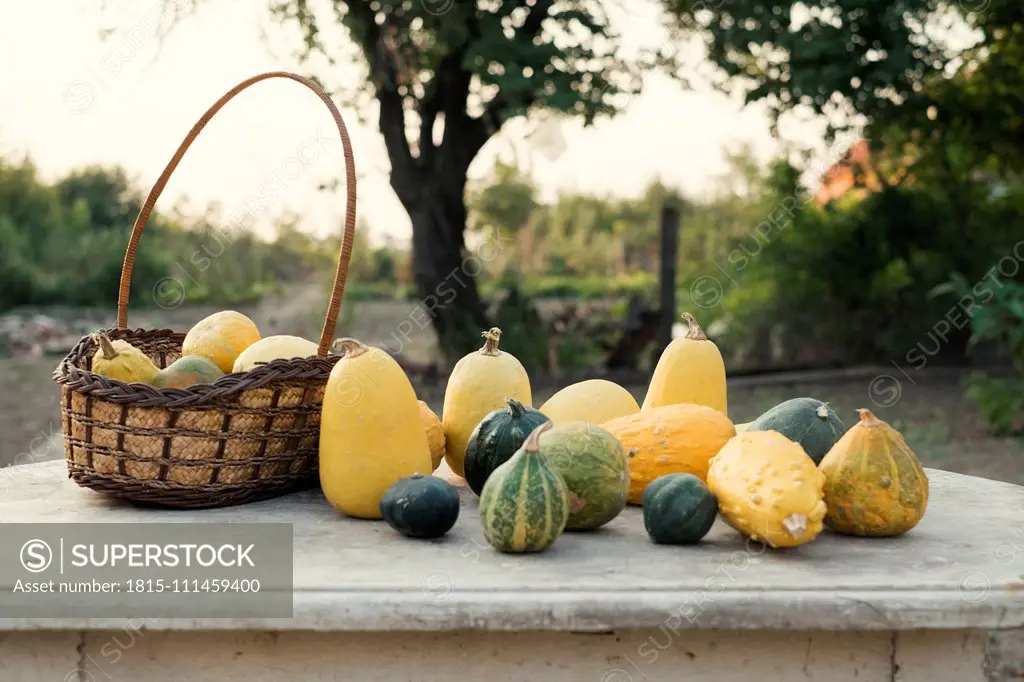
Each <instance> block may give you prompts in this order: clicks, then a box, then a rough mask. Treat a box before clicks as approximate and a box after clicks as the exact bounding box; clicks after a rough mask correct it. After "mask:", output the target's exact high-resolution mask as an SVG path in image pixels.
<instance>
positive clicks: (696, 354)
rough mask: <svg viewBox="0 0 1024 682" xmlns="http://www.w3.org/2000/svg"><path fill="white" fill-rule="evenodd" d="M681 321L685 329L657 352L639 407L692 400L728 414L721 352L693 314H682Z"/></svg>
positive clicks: (647, 407) (645, 407) (645, 408)
mask: <svg viewBox="0 0 1024 682" xmlns="http://www.w3.org/2000/svg"><path fill="white" fill-rule="evenodd" d="M683 321H684V322H686V323H687V324H688V325H689V329H688V330H687V332H686V334H685V335H684V336H681V337H679V338H677V339H673V340H672V343H670V344H669V345H668V347H667V348H666V349H665V352H663V353H662V354H661V358H659V359H658V364H657V366H656V367H655V368H654V374H653V375H652V376H651V385H650V386H649V387H648V389H647V395H646V396H645V397H644V404H643V405H642V406H641V409H643V410H649V409H651V408H655V407H662V406H664V405H675V404H677V403H693V404H696V405H707V406H708V407H711V408H714V409H716V410H718V411H719V412H721V413H722V414H724V415H726V416H728V414H729V409H728V401H727V400H726V390H725V362H724V361H723V360H722V353H721V352H720V351H719V350H718V346H716V345H715V344H714V342H713V341H711V340H709V339H708V338H707V337H706V336H705V335H704V331H703V330H702V329H701V328H700V325H698V324H697V320H695V319H694V317H693V315H691V314H690V313H683Z"/></svg>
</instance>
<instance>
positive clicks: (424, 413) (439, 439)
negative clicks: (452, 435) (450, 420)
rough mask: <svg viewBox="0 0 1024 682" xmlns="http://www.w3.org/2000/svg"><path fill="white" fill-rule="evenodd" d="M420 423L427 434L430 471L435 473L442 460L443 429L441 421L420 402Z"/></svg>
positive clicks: (427, 406) (428, 407)
mask: <svg viewBox="0 0 1024 682" xmlns="http://www.w3.org/2000/svg"><path fill="white" fill-rule="evenodd" d="M420 421H421V422H423V431H424V433H426V434H427V445H428V446H429V447H430V462H431V464H432V465H433V468H432V469H431V471H436V470H437V467H439V466H441V460H442V459H444V444H445V439H444V428H443V427H442V426H441V420H440V419H438V418H437V415H436V414H434V411H433V410H431V409H430V405H427V404H426V403H425V402H423V401H422V400H421V401H420Z"/></svg>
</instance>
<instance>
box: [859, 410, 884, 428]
mask: <svg viewBox="0 0 1024 682" xmlns="http://www.w3.org/2000/svg"><path fill="white" fill-rule="evenodd" d="M857 415H858V416H860V425H861V426H878V425H879V424H881V423H882V420H881V419H879V418H878V417H876V416H875V415H873V414H872V413H871V410H866V409H863V408H862V409H859V410H857Z"/></svg>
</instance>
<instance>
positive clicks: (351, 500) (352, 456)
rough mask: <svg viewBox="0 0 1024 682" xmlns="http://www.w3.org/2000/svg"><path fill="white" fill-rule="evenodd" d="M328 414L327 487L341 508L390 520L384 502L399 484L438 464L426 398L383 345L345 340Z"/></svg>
mask: <svg viewBox="0 0 1024 682" xmlns="http://www.w3.org/2000/svg"><path fill="white" fill-rule="evenodd" d="M337 346H338V348H339V349H340V350H341V351H342V352H343V353H344V356H343V357H342V358H341V359H340V360H338V363H337V364H336V365H335V366H334V369H332V370H331V375H330V377H329V378H328V379H327V389H326V392H325V394H324V402H323V407H322V408H321V409H322V412H321V416H320V487H321V489H322V490H323V493H324V496H325V497H326V498H327V500H328V502H330V503H331V505H333V506H334V508H335V509H337V510H338V511H340V512H342V513H343V514H345V515H347V516H352V517H355V518H361V519H379V518H382V516H381V511H380V501H381V498H382V497H383V496H384V493H385V492H386V491H387V489H388V488H390V487H391V486H392V485H394V484H395V483H396V482H397V481H398V480H399V479H401V478H405V477H407V476H412V475H413V474H423V475H428V474H429V473H430V472H431V471H432V470H433V467H432V466H431V461H430V449H429V447H428V445H427V435H426V433H425V432H424V430H423V423H422V421H421V418H420V406H419V401H418V400H417V399H416V393H415V391H414V390H413V387H412V384H411V383H409V378H408V377H407V376H406V375H405V372H404V371H402V368H401V367H400V366H399V364H398V363H397V362H396V361H395V359H394V358H392V357H391V356H390V355H389V354H388V353H387V352H385V351H384V350H382V349H380V348H371V347H368V346H365V345H363V344H362V343H360V342H359V341H356V340H355V339H340V340H339V341H338V342H337Z"/></svg>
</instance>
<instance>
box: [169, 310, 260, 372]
mask: <svg viewBox="0 0 1024 682" xmlns="http://www.w3.org/2000/svg"><path fill="white" fill-rule="evenodd" d="M259 340H260V330H259V329H257V328H256V323H255V322H253V321H252V320H250V319H249V318H248V317H246V316H245V315H243V314H242V313H240V312H237V311H235V310H222V311H221V312H219V313H214V314H213V315H209V316H208V317H204V318H203V319H201V320H199V322H196V323H195V325H193V326H192V328H191V329H189V330H188V334H186V335H185V340H184V341H183V342H182V344H181V354H182V355H198V356H200V357H204V358H206V359H207V360H209V361H210V362H212V363H213V364H215V365H217V366H218V367H220V370H221V371H222V372H225V373H226V372H230V371H231V370H232V368H233V367H234V365H235V359H236V358H237V357H238V356H239V355H241V353H242V351H244V350H245V349H246V348H248V347H249V346H251V345H252V344H254V343H256V342H257V341H259Z"/></svg>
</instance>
